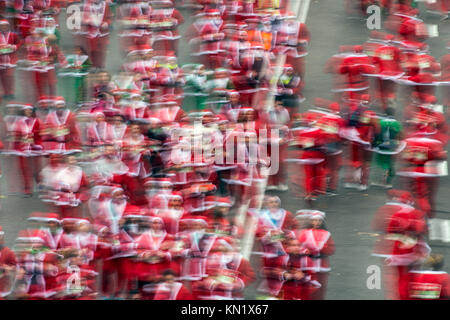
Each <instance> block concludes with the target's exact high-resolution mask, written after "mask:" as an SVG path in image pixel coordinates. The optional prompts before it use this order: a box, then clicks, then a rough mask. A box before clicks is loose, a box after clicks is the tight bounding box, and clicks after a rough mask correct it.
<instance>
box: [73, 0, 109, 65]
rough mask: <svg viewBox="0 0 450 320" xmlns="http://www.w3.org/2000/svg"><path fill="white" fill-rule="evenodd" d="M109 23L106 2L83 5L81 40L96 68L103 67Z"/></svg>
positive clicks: (92, 2)
mask: <svg viewBox="0 0 450 320" xmlns="http://www.w3.org/2000/svg"><path fill="white" fill-rule="evenodd" d="M110 23H111V12H110V8H109V4H108V3H107V2H106V1H87V2H86V3H84V4H83V6H82V32H81V33H80V35H81V40H82V42H83V44H84V45H85V47H86V48H87V51H88V55H89V57H90V59H91V61H92V64H93V66H94V67H96V68H103V67H104V65H105V58H106V52H107V46H108V41H109V31H108V28H109V25H110Z"/></svg>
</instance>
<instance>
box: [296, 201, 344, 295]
mask: <svg viewBox="0 0 450 320" xmlns="http://www.w3.org/2000/svg"><path fill="white" fill-rule="evenodd" d="M309 218H310V223H311V224H310V227H309V228H305V229H302V230H300V231H299V232H298V233H297V237H296V238H297V240H298V242H299V243H300V250H299V253H300V255H301V258H300V266H301V268H300V270H301V271H302V272H304V273H306V274H308V275H310V276H311V280H315V281H317V282H318V283H320V288H319V289H317V290H315V291H314V292H313V293H312V294H311V295H310V296H309V299H311V300H321V299H324V298H325V294H326V290H327V283H328V273H329V272H330V270H331V268H330V263H329V259H328V257H329V256H331V255H333V254H334V252H335V245H334V241H333V238H332V237H331V234H330V232H329V231H327V230H326V228H325V225H324V221H325V213H324V212H322V211H316V210H314V211H313V212H311V214H310V216H309Z"/></svg>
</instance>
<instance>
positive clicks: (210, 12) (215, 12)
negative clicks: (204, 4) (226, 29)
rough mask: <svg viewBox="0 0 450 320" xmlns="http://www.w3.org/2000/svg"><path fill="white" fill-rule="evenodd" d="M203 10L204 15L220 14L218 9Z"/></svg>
mask: <svg viewBox="0 0 450 320" xmlns="http://www.w3.org/2000/svg"><path fill="white" fill-rule="evenodd" d="M204 12H205V16H220V11H219V10H217V9H207V10H205V11H204Z"/></svg>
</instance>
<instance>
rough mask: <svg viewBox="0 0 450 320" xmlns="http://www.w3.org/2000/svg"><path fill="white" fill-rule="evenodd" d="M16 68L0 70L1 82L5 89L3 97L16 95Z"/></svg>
mask: <svg viewBox="0 0 450 320" xmlns="http://www.w3.org/2000/svg"><path fill="white" fill-rule="evenodd" d="M14 71H15V69H14V68H5V69H0V81H1V83H2V87H3V95H13V94H14Z"/></svg>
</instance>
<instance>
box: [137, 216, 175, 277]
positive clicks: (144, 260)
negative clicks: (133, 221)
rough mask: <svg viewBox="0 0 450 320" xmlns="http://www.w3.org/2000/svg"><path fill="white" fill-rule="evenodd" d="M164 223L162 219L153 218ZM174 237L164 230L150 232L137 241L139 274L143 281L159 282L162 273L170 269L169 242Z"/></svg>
mask: <svg viewBox="0 0 450 320" xmlns="http://www.w3.org/2000/svg"><path fill="white" fill-rule="evenodd" d="M155 221H159V222H161V224H162V223H163V221H162V219H160V218H153V219H152V223H154V222H155ZM171 240H172V237H171V236H170V235H169V234H168V233H167V232H166V231H165V230H164V229H161V230H158V231H156V230H153V229H152V230H150V231H146V232H144V233H142V234H141V235H140V236H139V237H138V238H137V239H136V244H137V247H136V248H137V249H136V250H137V253H138V256H137V259H138V261H139V262H138V263H137V272H138V278H139V279H140V280H142V281H157V280H158V278H159V276H160V275H161V274H162V272H163V271H164V270H165V269H167V268H169V266H170V260H171V255H170V252H169V251H168V247H167V245H168V242H169V241H171Z"/></svg>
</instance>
